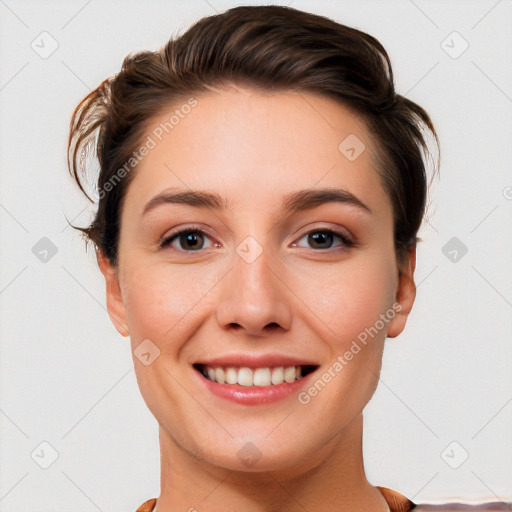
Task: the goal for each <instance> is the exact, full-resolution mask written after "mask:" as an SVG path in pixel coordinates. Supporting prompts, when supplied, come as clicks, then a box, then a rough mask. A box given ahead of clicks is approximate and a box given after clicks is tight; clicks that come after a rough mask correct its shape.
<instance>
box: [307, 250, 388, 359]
mask: <svg viewBox="0 0 512 512" xmlns="http://www.w3.org/2000/svg"><path fill="white" fill-rule="evenodd" d="M301 279H302V281H301V284H300V288H301V290H303V292H302V293H301V295H302V298H303V300H304V303H305V304H307V305H308V306H309V305H311V306H310V307H309V309H310V310H311V312H313V313H314V314H315V317H317V318H318V319H319V320H320V322H319V321H318V320H316V323H317V324H318V325H319V326H320V327H321V328H322V330H323V331H324V332H325V335H326V339H329V340H332V348H333V349H334V350H335V352H336V353H340V352H344V351H345V350H346V349H347V346H350V344H351V343H352V341H353V340H356V339H357V338H358V336H360V335H361V337H364V334H363V333H365V332H367V331H368V330H371V332H372V333H373V334H374V336H373V337H374V338H376V339H384V337H385V333H386V325H384V326H383V323H382V320H381V319H380V318H381V317H380V315H381V314H385V313H386V311H388V310H389V309H390V308H391V306H392V304H393V299H394V293H395V276H394V262H392V261H391V260H390V259H389V258H386V256H385V255H381V257H377V258H368V259H367V261H364V260H363V259H360V260H357V261H356V259H354V260H353V261H347V262H345V263H344V264H337V265H336V266H333V267H332V269H331V270H329V269H326V270H324V271H322V270H319V269H318V268H317V269H316V271H315V279H314V281H311V280H310V279H306V278H305V275H304V274H303V275H302V278H301ZM312 282H314V283H316V286H312V285H311V283H312ZM375 328H377V330H378V331H379V332H378V334H375V331H374V329H375Z"/></svg>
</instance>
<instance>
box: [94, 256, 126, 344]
mask: <svg viewBox="0 0 512 512" xmlns="http://www.w3.org/2000/svg"><path fill="white" fill-rule="evenodd" d="M96 259H97V261H98V265H99V267H100V270H101V273H102V274H103V276H104V277H105V284H106V294H107V310H108V316H109V317H110V321H111V322H112V323H113V324H114V327H115V328H116V330H117V332H119V334H121V336H124V337H126V336H128V335H129V334H130V329H129V327H128V322H127V317H126V307H125V304H124V301H123V297H122V294H121V287H120V285H119V278H118V274H117V269H116V268H115V267H114V266H113V265H112V263H111V262H110V260H109V259H108V258H107V257H106V256H105V254H104V253H103V252H102V251H101V250H100V249H98V250H97V251H96Z"/></svg>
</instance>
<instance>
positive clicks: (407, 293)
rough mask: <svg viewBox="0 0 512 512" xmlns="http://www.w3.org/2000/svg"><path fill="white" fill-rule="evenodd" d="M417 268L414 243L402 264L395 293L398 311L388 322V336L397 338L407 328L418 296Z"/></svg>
mask: <svg viewBox="0 0 512 512" xmlns="http://www.w3.org/2000/svg"><path fill="white" fill-rule="evenodd" d="M415 269H416V245H414V246H413V247H412V248H411V250H410V252H409V254H408V255H407V260H406V262H404V264H402V265H401V266H400V270H399V276H398V286H397V289H396V295H395V305H394V306H393V309H394V310H395V311H396V314H395V316H394V318H393V319H392V320H391V321H390V322H389V324H388V332H387V336H388V338H395V337H396V336H398V335H399V334H400V333H401V332H402V331H403V330H404V328H405V324H406V323H407V318H408V317H409V313H410V312H411V310H412V306H413V304H414V299H415V298H416V284H415V283H414V270H415Z"/></svg>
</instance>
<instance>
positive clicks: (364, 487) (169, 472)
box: [158, 415, 389, 512]
mask: <svg viewBox="0 0 512 512" xmlns="http://www.w3.org/2000/svg"><path fill="white" fill-rule="evenodd" d="M362 423H363V419H362V415H359V416H358V417H357V418H356V419H355V420H354V421H352V422H351V423H350V424H349V425H348V426H347V427H346V428H345V429H343V431H341V432H339V433H338V434H337V435H336V436H334V437H333V438H332V439H331V440H330V441H329V442H328V443H326V444H325V445H324V446H323V447H320V448H319V450H318V455H317V456H316V457H315V460H308V461H304V464H301V467H294V468H290V469H287V470H285V471H282V470H280V471H265V472H248V471H232V470H229V469H226V468H221V467H218V466H215V465H212V464H209V463H208V462H206V461H205V460H203V459H200V458H198V457H194V456H193V455H191V454H190V453H189V452H187V451H186V450H184V449H183V448H182V447H181V446H179V445H178V444H177V443H176V442H175V440H174V439H173V438H172V437H171V436H170V435H169V434H168V432H167V431H165V430H164V429H163V428H162V427H160V452H161V453H160V456H161V493H160V497H159V498H158V512H172V511H175V510H187V511H190V512H197V511H201V512H217V511H219V510H222V511H226V512H227V511H235V510H244V511H247V512H278V511H279V512H296V511H298V510H315V511H316V512H331V511H332V510H337V511H339V512H348V511H350V512H358V511H363V510H372V511H374V512H389V507H388V505H387V503H386V501H385V499H384V497H383V496H382V494H381V493H380V491H379V490H378V489H376V488H375V487H373V486H372V485H370V483H369V482H368V481H367V479H366V475H365V472H364V466H363V458H362Z"/></svg>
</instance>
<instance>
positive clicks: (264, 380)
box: [253, 368, 272, 386]
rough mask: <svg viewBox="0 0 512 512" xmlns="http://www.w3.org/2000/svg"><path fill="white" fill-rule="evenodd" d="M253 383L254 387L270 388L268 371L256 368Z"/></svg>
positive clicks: (270, 382)
mask: <svg viewBox="0 0 512 512" xmlns="http://www.w3.org/2000/svg"><path fill="white" fill-rule="evenodd" d="M253 382H254V385H255V386H270V385H271V384H272V381H271V380H270V369H269V368H258V369H257V370H256V371H255V372H254V377H253Z"/></svg>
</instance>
